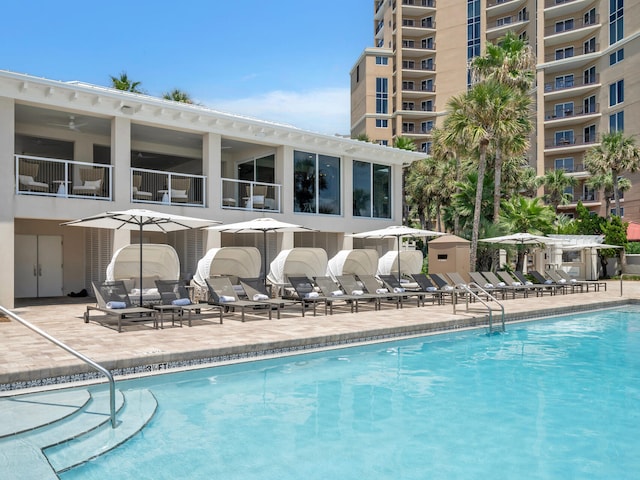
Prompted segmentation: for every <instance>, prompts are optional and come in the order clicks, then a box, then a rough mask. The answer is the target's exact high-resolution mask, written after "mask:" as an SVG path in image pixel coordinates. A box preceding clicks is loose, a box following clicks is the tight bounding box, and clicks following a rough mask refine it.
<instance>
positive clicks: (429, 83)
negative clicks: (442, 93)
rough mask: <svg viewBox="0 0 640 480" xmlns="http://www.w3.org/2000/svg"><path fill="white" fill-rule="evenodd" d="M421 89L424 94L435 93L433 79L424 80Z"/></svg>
mask: <svg viewBox="0 0 640 480" xmlns="http://www.w3.org/2000/svg"><path fill="white" fill-rule="evenodd" d="M420 87H421V88H422V91H423V92H434V91H435V88H433V79H431V78H430V79H429V80H423V81H422V82H421V85H420Z"/></svg>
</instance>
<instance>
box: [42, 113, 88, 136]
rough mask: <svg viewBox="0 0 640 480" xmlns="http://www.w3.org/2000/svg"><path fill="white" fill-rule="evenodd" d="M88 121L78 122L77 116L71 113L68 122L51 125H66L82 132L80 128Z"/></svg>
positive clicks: (52, 124)
mask: <svg viewBox="0 0 640 480" xmlns="http://www.w3.org/2000/svg"><path fill="white" fill-rule="evenodd" d="M86 124H87V123H86V122H85V123H76V117H75V116H74V115H69V121H68V122H67V123H49V125H51V126H54V127H65V128H68V129H69V130H72V131H74V132H80V128H81V127H84V126H85V125H86Z"/></svg>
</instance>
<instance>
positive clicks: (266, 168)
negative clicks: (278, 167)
mask: <svg viewBox="0 0 640 480" xmlns="http://www.w3.org/2000/svg"><path fill="white" fill-rule="evenodd" d="M275 163H276V157H275V155H267V156H266V157H259V158H254V159H251V160H247V161H243V162H241V163H239V164H238V180H244V181H247V182H264V183H274V181H275Z"/></svg>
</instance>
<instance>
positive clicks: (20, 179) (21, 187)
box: [15, 155, 113, 200]
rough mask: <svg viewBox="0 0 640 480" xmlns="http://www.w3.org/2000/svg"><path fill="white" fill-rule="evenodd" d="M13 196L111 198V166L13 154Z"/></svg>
mask: <svg viewBox="0 0 640 480" xmlns="http://www.w3.org/2000/svg"><path fill="white" fill-rule="evenodd" d="M15 172H16V174H15V175H16V176H15V185H16V190H15V193H16V195H39V196H47V197H63V198H81V199H90V200H112V198H113V189H112V185H113V167H112V166H111V165H102V164H96V163H87V162H77V161H74V160H60V159H56V158H46V157H34V156H29V155H15Z"/></svg>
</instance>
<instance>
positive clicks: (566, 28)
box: [544, 15, 600, 37]
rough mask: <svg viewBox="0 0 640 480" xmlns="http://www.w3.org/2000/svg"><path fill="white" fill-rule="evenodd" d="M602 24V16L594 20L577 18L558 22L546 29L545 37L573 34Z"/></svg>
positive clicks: (596, 16) (597, 16)
mask: <svg viewBox="0 0 640 480" xmlns="http://www.w3.org/2000/svg"><path fill="white" fill-rule="evenodd" d="M598 24H600V15H595V17H594V18H587V19H584V18H576V19H575V20H572V21H567V20H565V21H563V22H557V23H555V24H553V25H550V26H548V27H545V29H544V36H545V37H550V36H551V35H560V34H561V33H565V32H572V31H574V30H579V29H581V28H585V27H590V26H592V25H598Z"/></svg>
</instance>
